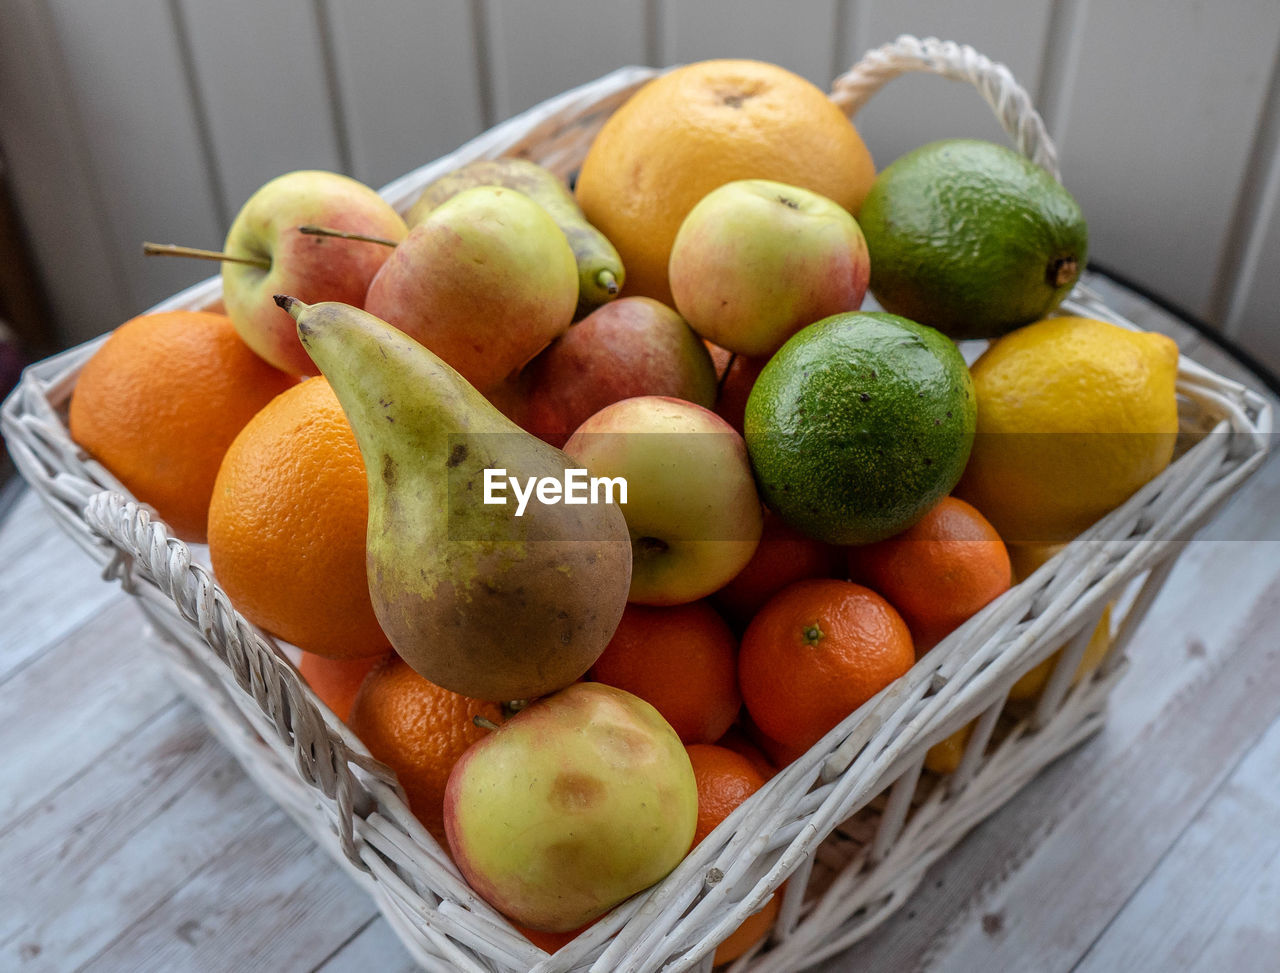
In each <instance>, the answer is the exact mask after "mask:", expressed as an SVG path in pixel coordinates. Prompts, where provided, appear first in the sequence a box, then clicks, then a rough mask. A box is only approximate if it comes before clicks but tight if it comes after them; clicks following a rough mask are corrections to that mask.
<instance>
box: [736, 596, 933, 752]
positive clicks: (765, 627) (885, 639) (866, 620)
mask: <svg viewBox="0 0 1280 973" xmlns="http://www.w3.org/2000/svg"><path fill="white" fill-rule="evenodd" d="M914 662H915V650H914V648H913V647H912V642H911V633H910V631H909V630H908V629H907V624H906V622H904V621H903V620H902V616H901V615H899V614H898V613H897V611H895V610H894V608H893V606H892V605H890V604H889V602H887V601H885V600H884V598H882V597H881V596H880V595H878V594H876V593H875V592H874V591H872V590H871V589H869V588H864V587H863V586H862V585H859V584H854V583H853V582H851V581H839V580H835V579H830V578H809V579H805V580H803V581H797V582H795V583H794V584H791V585H788V586H787V587H786V588H784V589H782V591H780V592H779V593H778V594H776V595H774V596H773V598H771V599H770V600H769V603H768V604H766V605H765V606H764V607H763V608H761V609H760V611H759V612H758V613H757V614H756V616H755V618H753V619H752V620H751V624H750V625H749V626H748V627H747V631H746V633H745V634H744V635H743V637H742V648H741V651H740V653H739V656H738V682H739V685H740V686H741V688H742V698H743V701H744V702H745V703H746V707H747V712H748V713H749V714H750V715H751V719H752V720H753V721H754V722H755V724H756V725H757V726H758V727H759V728H760V730H761V731H762V732H763V733H764V734H765V735H766V736H768V737H769V738H770V739H772V740H774V741H776V742H777V743H779V744H781V745H782V746H783V747H784V748H808V747H811V746H813V744H815V743H816V742H817V741H818V740H819V739H821V738H822V736H823V735H825V734H826V733H827V731H829V730H830V729H832V728H833V727H834V726H835V725H836V724H837V723H839V722H840V721H841V720H842V719H844V718H845V717H846V716H848V715H849V714H850V713H852V712H853V711H854V710H855V709H857V708H858V707H859V706H861V705H862V704H863V703H865V702H866V701H867V700H869V699H870V698H871V697H872V696H874V695H875V694H876V693H878V692H880V691H881V690H882V689H884V688H885V687H886V686H888V685H889V684H890V683H892V682H893V681H894V680H895V679H897V678H898V677H899V676H901V675H903V674H904V673H906V672H907V670H908V669H910V668H911V666H912V664H913V663H914Z"/></svg>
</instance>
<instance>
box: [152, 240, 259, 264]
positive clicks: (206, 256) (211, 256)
mask: <svg viewBox="0 0 1280 973" xmlns="http://www.w3.org/2000/svg"><path fill="white" fill-rule="evenodd" d="M142 252H143V253H145V254H146V255H147V256H148V257H194V258H195V259H197V260H221V261H222V262H223V263H232V264H248V265H249V266H250V267H257V268H259V269H260V270H270V269H271V261H270V260H268V259H266V258H265V257H234V256H232V255H231V254H229V253H222V252H221V251H219V250H200V249H198V248H196V247H180V246H177V245H176V244H173V243H144V244H143V245H142Z"/></svg>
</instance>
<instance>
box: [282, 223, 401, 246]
mask: <svg viewBox="0 0 1280 973" xmlns="http://www.w3.org/2000/svg"><path fill="white" fill-rule="evenodd" d="M298 232H299V233H305V234H306V235H307V236H331V237H337V238H338V239H339V240H359V241H360V242H361V243H377V244H381V245H382V246H384V247H394V246H395V245H396V241H395V240H388V239H386V238H385V237H380V236H368V235H366V234H364V233H348V232H347V231H346V230H335V229H333V228H332V227H329V226H316V225H315V224H313V223H307V224H305V225H303V226H300V227H298Z"/></svg>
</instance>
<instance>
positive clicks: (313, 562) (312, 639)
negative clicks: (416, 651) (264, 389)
mask: <svg viewBox="0 0 1280 973" xmlns="http://www.w3.org/2000/svg"><path fill="white" fill-rule="evenodd" d="M368 515H369V493H368V487H367V485H366V483H365V476H364V461H363V460H362V459H361V458H360V450H359V449H358V448H357V447H356V440H355V436H354V435H353V434H352V432H351V426H350V424H349V423H348V422H347V417H346V415H345V414H344V413H343V411H342V407H341V406H340V405H339V404H338V399H337V396H335V395H334V394H333V389H331V388H330V387H329V383H328V382H326V381H325V380H324V379H323V378H310V379H307V380H306V381H305V382H303V383H301V384H300V385H297V386H295V387H294V388H291V389H289V391H287V392H285V393H284V394H283V395H280V396H278V397H277V398H275V399H274V400H272V401H271V402H270V403H269V404H268V405H267V407H266V408H264V409H263V410H262V411H261V412H259V413H258V414H257V415H256V416H254V417H253V419H252V420H250V422H249V423H248V424H247V425H246V426H245V427H244V429H242V430H241V431H240V435H238V436H237V437H236V438H235V441H234V442H233V443H232V444H231V448H230V449H228V450H227V455H226V456H225V457H224V458H223V461H222V467H221V468H220V469H219V470H218V479H217V482H216V483H215V485H214V491H213V500H212V502H211V503H210V505H209V557H210V559H211V561H212V562H213V572H214V575H215V576H216V577H217V579H218V582H219V583H220V584H221V585H222V588H223V590H225V591H226V593H227V594H228V595H230V597H231V600H232V601H233V602H234V603H235V606H236V607H237V608H238V609H239V610H240V612H241V613H242V614H243V615H244V616H245V617H246V618H248V619H249V620H250V621H251V622H253V623H254V624H255V625H259V626H261V627H262V628H264V629H266V630H267V631H268V632H270V633H271V634H273V635H276V636H278V637H279V638H282V639H285V640H287V641H289V642H292V643H293V644H294V645H296V646H298V648H300V649H303V650H304V651H307V652H314V653H315V654H317V655H324V656H328V657H329V658H333V659H351V658H356V657H358V656H367V655H376V654H378V653H380V652H382V651H384V650H385V649H386V648H387V645H388V643H387V638H386V636H385V635H384V634H383V632H382V629H381V628H380V627H379V626H378V619H377V618H376V617H375V616H374V613H373V603H372V601H371V600H370V598H369V582H368V580H367V576H366V573H365V553H364V546H365V527H366V524H367V522H368Z"/></svg>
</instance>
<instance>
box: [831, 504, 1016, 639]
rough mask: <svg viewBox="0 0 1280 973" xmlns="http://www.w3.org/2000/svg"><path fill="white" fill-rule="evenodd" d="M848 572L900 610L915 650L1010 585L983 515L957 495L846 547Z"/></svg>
mask: <svg viewBox="0 0 1280 973" xmlns="http://www.w3.org/2000/svg"><path fill="white" fill-rule="evenodd" d="M849 570H850V574H851V575H852V576H856V577H858V578H859V579H863V578H865V579H866V583H867V584H868V585H869V586H870V587H872V588H874V589H875V590H876V591H878V592H880V594H882V595H884V596H885V598H887V599H888V600H889V602H890V604H892V605H893V606H894V607H895V608H896V609H898V611H899V612H900V613H901V614H902V617H903V618H904V619H906V622H907V626H908V627H909V628H910V629H911V637H912V638H913V639H914V640H915V645H916V650H917V651H919V652H925V651H928V650H929V649H931V648H932V647H933V646H934V645H936V644H937V643H938V642H939V641H941V640H942V638H943V637H944V636H945V635H947V634H948V633H949V632H951V631H952V630H953V629H954V628H956V627H957V626H958V625H959V624H960V623H961V622H963V621H965V620H966V619H967V618H969V617H970V616H971V615H973V614H975V613H976V612H977V611H978V610H979V609H981V608H982V607H983V606H985V605H986V604H987V603H988V602H990V601H992V600H993V599H995V598H996V597H998V596H999V595H1001V594H1003V593H1004V592H1006V591H1008V590H1009V585H1010V584H1011V583H1012V569H1011V568H1010V565H1009V552H1008V550H1007V549H1006V548H1005V545H1004V541H1002V540H1001V539H1000V535H999V534H997V533H996V529H995V528H994V527H992V526H991V524H990V523H989V522H988V521H987V519H986V518H985V517H983V516H982V514H980V513H979V512H978V511H977V510H976V509H974V508H973V507H972V506H970V505H969V504H967V503H965V502H964V501H963V500H960V499H957V498H956V497H944V498H943V499H942V500H941V501H940V502H939V503H938V504H937V506H935V507H933V509H931V510H930V511H929V512H928V513H927V514H925V515H924V517H922V518H921V519H920V520H919V521H917V522H916V523H915V524H914V525H913V526H911V527H909V528H907V529H906V530H904V531H903V532H902V533H900V534H895V535H894V536H893V537H890V538H888V539H887V540H883V541H877V542H876V543H874V544H867V545H865V546H863V547H855V548H851V549H850V553H849Z"/></svg>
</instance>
